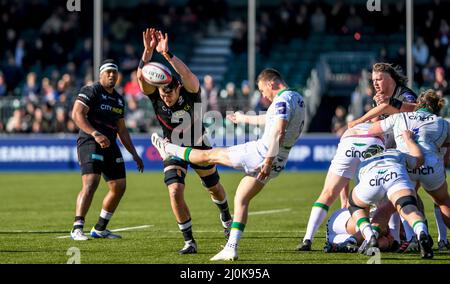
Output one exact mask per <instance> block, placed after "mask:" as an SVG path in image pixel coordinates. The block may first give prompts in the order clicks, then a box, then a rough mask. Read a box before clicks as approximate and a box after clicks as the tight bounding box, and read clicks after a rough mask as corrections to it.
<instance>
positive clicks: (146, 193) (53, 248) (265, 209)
mask: <svg viewBox="0 0 450 284" xmlns="http://www.w3.org/2000/svg"><path fill="white" fill-rule="evenodd" d="M241 177H242V174H240V173H235V172H221V181H222V184H223V185H224V186H225V188H226V190H227V193H228V196H229V200H232V199H233V197H234V193H235V190H236V187H237V185H238V183H239V181H240V179H241ZM324 178H325V173H311V172H308V173H289V172H286V173H283V174H281V175H280V176H279V177H278V178H277V179H275V180H273V181H271V182H270V183H269V184H268V186H267V187H266V188H265V189H264V190H263V191H262V192H261V193H260V194H259V195H258V196H257V197H256V198H255V199H254V200H253V201H252V202H251V204H250V205H251V206H250V212H251V213H250V214H251V215H250V217H249V222H248V224H247V227H246V229H245V232H244V236H243V239H242V240H241V243H240V249H239V257H240V258H239V260H238V262H237V263H242V264H300V263H302V264H303V263H309V264H310V263H312V264H322V263H330V264H334V263H355V264H364V263H367V261H368V260H369V258H367V257H365V256H361V255H358V254H325V253H323V252H322V247H323V244H324V242H325V224H324V225H322V227H321V229H320V230H319V232H318V234H317V237H316V240H315V242H314V245H313V251H311V252H297V251H295V247H296V246H297V244H298V243H299V241H300V240H301V238H300V237H302V236H303V234H304V232H305V229H306V225H307V222H308V218H309V213H310V210H311V205H312V203H313V202H314V201H315V199H316V198H317V196H318V194H319V193H320V191H321V189H322V185H323V181H324ZM186 183H187V187H186V193H185V196H186V200H187V203H188V205H189V207H190V210H191V215H192V220H193V230H194V236H195V238H196V240H197V244H198V253H197V254H195V255H184V256H180V255H178V254H177V250H178V249H180V248H181V247H182V246H183V239H182V235H181V233H180V232H179V231H178V227H177V224H176V222H175V219H174V216H173V214H172V211H171V208H170V203H169V198H168V192H167V189H166V187H165V185H164V183H163V175H162V173H144V174H137V173H128V188H127V192H126V194H125V196H124V198H123V200H122V202H121V204H120V206H119V208H118V210H117V212H116V214H115V215H114V217H113V219H112V221H111V222H110V225H109V228H110V229H112V230H114V229H119V228H132V227H141V226H146V227H141V228H136V229H130V230H126V231H123V232H121V233H120V234H121V235H122V237H123V239H121V240H90V241H87V242H74V241H72V240H70V239H69V238H58V237H64V236H68V233H69V231H70V229H71V226H72V222H73V217H74V208H75V199H76V196H77V194H78V192H79V190H80V187H81V178H80V175H79V174H78V173H56V174H53V173H52V174H47V173H30V174H11V173H7V174H0V192H1V193H0V197H1V198H0V220H1V228H0V263H60V264H64V263H67V261H68V260H69V258H70V257H71V254H70V252H69V254H68V249H69V248H71V247H76V248H78V249H79V250H80V253H81V263H126V264H128V263H149V264H210V263H211V262H210V261H209V258H211V257H212V256H213V255H215V254H216V253H217V252H218V251H219V250H220V249H221V246H223V245H224V244H225V240H224V236H223V233H222V230H221V226H220V222H219V214H218V210H217V208H216V206H215V205H214V204H213V203H212V202H211V201H210V199H209V196H208V194H207V193H206V192H205V191H204V190H203V189H202V186H201V184H200V180H199V179H198V177H197V176H196V175H195V173H193V172H190V173H189V174H188V177H187V180H186ZM105 193H106V185H105V183H104V182H102V183H101V184H100V186H99V188H98V190H97V193H96V196H95V199H94V201H93V203H92V206H91V209H90V211H89V214H88V216H87V217H86V226H85V230H90V228H91V227H92V226H93V225H94V224H95V222H96V221H97V218H98V214H99V212H100V209H101V200H102V199H103V197H104V195H105ZM421 196H422V197H423V200H424V202H425V207H426V210H427V211H426V213H427V216H428V218H429V220H430V221H429V223H430V232H431V234H432V236H433V238H434V239H435V240H436V239H437V233H436V225H435V222H434V217H433V212H432V210H433V206H432V204H431V202H430V198H429V197H428V196H427V195H426V194H425V193H424V192H422V194H421ZM338 203H339V202H338ZM230 206H231V208H233V203H232V201H231V202H230ZM337 206H339V204H335V205H334V206H333V207H332V208H331V210H330V213H331V212H332V210H334V209H336V208H337ZM435 243H436V242H435ZM435 247H436V244H435ZM380 261H381V263H400V264H409V263H447V264H448V263H450V252H449V251H446V252H438V251H437V250H436V251H435V258H434V259H433V260H431V261H430V260H428V261H423V260H421V259H420V257H419V255H418V254H395V253H382V254H381V259H380Z"/></svg>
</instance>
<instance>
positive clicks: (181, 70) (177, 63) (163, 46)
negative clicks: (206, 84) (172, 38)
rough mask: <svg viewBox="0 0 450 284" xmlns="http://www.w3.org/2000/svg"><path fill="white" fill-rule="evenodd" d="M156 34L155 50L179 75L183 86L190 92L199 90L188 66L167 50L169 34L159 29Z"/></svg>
mask: <svg viewBox="0 0 450 284" xmlns="http://www.w3.org/2000/svg"><path fill="white" fill-rule="evenodd" d="M156 36H157V39H158V45H157V46H156V51H157V52H158V53H160V54H161V55H162V56H164V58H165V59H166V60H167V62H169V63H170V65H172V67H173V69H175V71H176V72H177V73H178V74H179V75H180V77H181V81H182V83H183V86H184V88H185V89H186V90H187V91H188V92H190V93H197V92H198V91H199V90H200V82H199V80H198V78H197V76H195V74H194V73H192V71H191V70H190V69H189V67H187V65H186V64H184V62H183V61H181V59H179V58H178V57H176V56H175V55H173V54H172V53H171V52H170V51H169V36H168V35H167V33H165V34H163V33H162V32H161V31H157V32H156Z"/></svg>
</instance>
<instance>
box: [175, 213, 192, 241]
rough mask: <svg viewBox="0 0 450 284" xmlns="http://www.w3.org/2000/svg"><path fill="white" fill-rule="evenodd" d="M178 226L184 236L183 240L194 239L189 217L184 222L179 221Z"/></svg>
mask: <svg viewBox="0 0 450 284" xmlns="http://www.w3.org/2000/svg"><path fill="white" fill-rule="evenodd" d="M178 226H179V228H180V231H181V233H183V238H184V241H185V242H188V241H194V236H193V233H192V220H191V219H189V220H187V221H186V222H184V223H179V224H178ZM181 227H184V228H181Z"/></svg>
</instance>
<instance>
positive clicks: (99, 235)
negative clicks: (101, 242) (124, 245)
mask: <svg viewBox="0 0 450 284" xmlns="http://www.w3.org/2000/svg"><path fill="white" fill-rule="evenodd" d="M91 237H93V238H94V239H121V238H122V237H121V236H120V235H117V234H113V233H112V232H111V231H110V230H104V231H98V230H96V229H95V227H94V228H92V230H91Z"/></svg>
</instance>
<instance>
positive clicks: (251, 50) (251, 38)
mask: <svg viewBox="0 0 450 284" xmlns="http://www.w3.org/2000/svg"><path fill="white" fill-rule="evenodd" d="M255 33H256V0H249V1H248V51H247V54H248V69H247V76H248V83H249V85H250V93H251V94H253V92H254V91H255V69H256V58H255V52H256V46H255V45H256V40H255Z"/></svg>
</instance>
